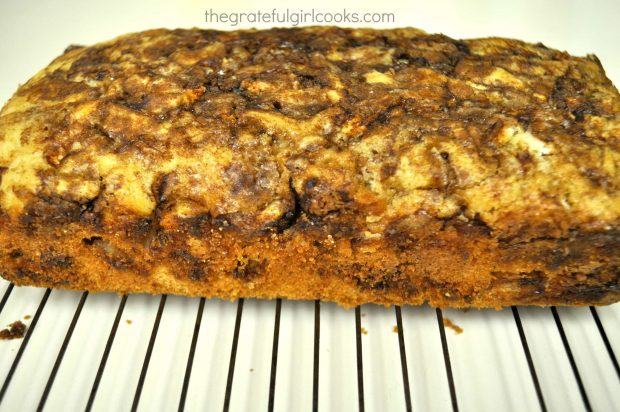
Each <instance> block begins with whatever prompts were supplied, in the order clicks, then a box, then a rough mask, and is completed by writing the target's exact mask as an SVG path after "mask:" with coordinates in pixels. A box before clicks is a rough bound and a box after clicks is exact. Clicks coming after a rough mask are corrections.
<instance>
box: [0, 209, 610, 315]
mask: <svg viewBox="0 0 620 412" xmlns="http://www.w3.org/2000/svg"><path fill="white" fill-rule="evenodd" d="M2 220H4V219H2V217H1V216H0V221H2ZM0 223H4V224H3V225H2V226H3V229H2V230H0V274H1V275H2V277H4V278H5V279H7V280H9V281H11V282H14V283H15V284H16V285H33V286H40V287H56V288H65V289H75V290H88V291H91V292H103V291H106V292H117V293H151V294H177V295H185V296H203V297H208V298H221V299H237V298H242V297H243V298H261V299H272V298H287V299H304V300H305V299H311V300H314V299H320V300H323V301H332V302H336V303H338V304H340V305H342V306H345V307H352V306H356V305H359V304H363V303H377V304H383V305H391V304H397V305H403V304H411V305H418V304H422V303H425V302H428V303H429V304H431V305H432V306H435V307H493V308H500V307H504V306H510V305H541V306H548V305H604V304H610V303H613V302H616V301H618V300H620V257H619V256H618V253H617V251H618V250H620V230H617V229H611V230H607V231H605V232H597V233H577V232H575V233H572V234H571V236H570V237H569V238H566V239H532V240H529V241H526V242H510V241H500V240H498V239H495V238H493V237H492V236H490V234H489V233H488V231H486V229H485V228H484V227H477V226H475V225H472V224H471V223H470V224H467V225H463V224H461V223H459V222H456V221H455V222H443V224H442V227H441V228H434V229H432V230H430V229H429V230H427V231H425V232H420V233H419V234H418V235H417V236H411V235H407V236H405V235H402V234H399V232H398V231H396V232H395V234H394V237H393V238H389V239H386V238H382V239H373V238H368V239H359V238H357V239H354V238H351V237H350V236H347V233H346V232H343V231H340V232H339V231H338V230H336V229H335V228H334V227H331V228H327V227H321V226H313V225H311V224H307V225H305V226H304V225H301V226H299V227H296V228H294V230H288V231H285V232H283V233H270V234H263V235H261V236H247V235H245V234H243V233H240V232H238V231H236V229H235V228H229V227H219V228H218V227H214V226H213V225H210V224H206V223H205V222H201V221H197V220H195V219H194V220H188V221H182V222H175V223H174V225H173V226H174V230H172V229H171V228H169V230H167V229H166V228H165V227H160V228H158V230H157V231H152V230H149V231H147V232H144V231H143V232H140V231H139V230H138V231H133V232H132V231H127V230H122V231H120V230H118V231H110V230H108V231H106V230H103V229H100V230H99V231H97V232H93V230H92V227H89V226H87V225H82V224H69V225H58V226H56V227H51V226H32V225H31V226H30V227H28V226H27V225H22V226H20V225H13V227H11V225H10V222H9V221H6V220H5V221H4V222H0ZM137 233H147V234H146V235H144V236H142V237H139V236H138V235H137Z"/></svg>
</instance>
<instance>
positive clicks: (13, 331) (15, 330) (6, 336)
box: [0, 320, 28, 340]
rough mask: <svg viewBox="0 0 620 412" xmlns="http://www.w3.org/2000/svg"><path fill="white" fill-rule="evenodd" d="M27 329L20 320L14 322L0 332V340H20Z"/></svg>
mask: <svg viewBox="0 0 620 412" xmlns="http://www.w3.org/2000/svg"><path fill="white" fill-rule="evenodd" d="M27 329H28V328H27V327H26V325H24V324H23V323H22V321H21V320H16V321H15V322H13V323H11V324H10V325H9V326H7V327H6V328H4V329H2V330H0V340H11V339H21V338H23V337H24V335H25V334H26V330H27Z"/></svg>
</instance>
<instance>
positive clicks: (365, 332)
mask: <svg viewBox="0 0 620 412" xmlns="http://www.w3.org/2000/svg"><path fill="white" fill-rule="evenodd" d="M360 331H361V332H362V335H368V329H366V328H365V327H363V326H362V328H361V329H360Z"/></svg>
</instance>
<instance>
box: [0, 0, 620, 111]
mask: <svg viewBox="0 0 620 412" xmlns="http://www.w3.org/2000/svg"><path fill="white" fill-rule="evenodd" d="M286 7H289V8H290V9H291V10H297V9H299V8H303V9H306V10H307V9H308V8H310V7H314V8H315V9H316V10H318V11H325V12H328V11H340V10H341V9H343V8H347V9H348V10H350V11H363V10H369V11H378V12H391V13H394V14H395V17H396V22H395V23H394V24H385V25H384V26H389V25H391V26H414V27H417V28H420V29H423V30H426V31H428V32H433V33H439V32H440V33H444V34H446V35H448V36H451V37H455V38H471V37H485V36H501V37H513V38H518V39H522V40H527V41H532V42H538V41H541V42H543V43H544V44H546V45H547V46H549V47H553V48H557V49H561V50H566V51H568V52H569V53H571V54H576V55H585V54H588V53H594V54H596V55H597V56H598V57H599V59H600V60H601V61H602V62H603V66H604V67H605V69H606V70H607V73H608V75H609V77H610V78H611V79H612V80H613V81H614V82H615V83H616V84H618V83H620V52H619V51H618V50H619V47H620V46H619V45H620V2H618V1H615V0H606V1H603V0H590V1H579V0H550V1H544V0H520V1H513V2H508V1H497V0H477V1H458V0H453V1H441V0H408V1H402V0H401V1H387V0H382V1H373V2H370V1H366V2H365V1H354V0H345V1H339V2H337V1H334V0H313V1H311V2H303V3H297V5H294V3H293V2H287V1H283V0H280V1H274V0H263V1H239V0H233V1H225V0H223V1H197V0H181V1H161V0H158V1H150V2H149V1H130V0H103V1H96V2H95V1H80V0H60V1H50V0H42V1H35V0H25V1H17V0H0V62H1V63H0V79H2V80H1V82H0V101H2V102H4V101H6V100H7V99H8V98H9V97H10V95H11V94H12V93H13V92H14V91H15V89H16V88H17V85H18V84H19V83H23V82H25V81H26V80H28V78H30V77H31V76H32V75H33V74H34V73H36V71H37V70H39V69H41V68H43V67H44V66H45V65H47V64H48V63H49V62H50V61H51V60H52V59H53V58H54V57H56V56H57V55H59V54H60V53H62V51H63V50H64V49H65V47H67V46H68V45H69V44H84V45H88V44H93V43H95V42H98V41H102V40H107V39H110V38H113V37H115V36H117V35H120V34H124V33H127V32H132V31H140V30H144V29H151V28H158V27H168V28H176V27H201V28H206V27H207V24H206V23H205V16H204V13H205V11H206V10H207V9H209V8H211V9H213V10H214V11H221V12H232V11H239V12H253V11H256V10H258V9H260V10H262V11H270V10H271V9H272V8H278V9H280V10H284V9H285V8H286ZM244 26H245V27H248V25H247V24H246V25H244ZM263 26H265V25H263ZM376 26H380V25H376ZM210 27H212V28H219V29H230V26H228V25H226V24H219V25H218V24H212V25H210Z"/></svg>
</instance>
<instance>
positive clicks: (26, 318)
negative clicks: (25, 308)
mask: <svg viewBox="0 0 620 412" xmlns="http://www.w3.org/2000/svg"><path fill="white" fill-rule="evenodd" d="M31 317H32V316H30V315H26V316H24V320H28V319H30V318H31Z"/></svg>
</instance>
